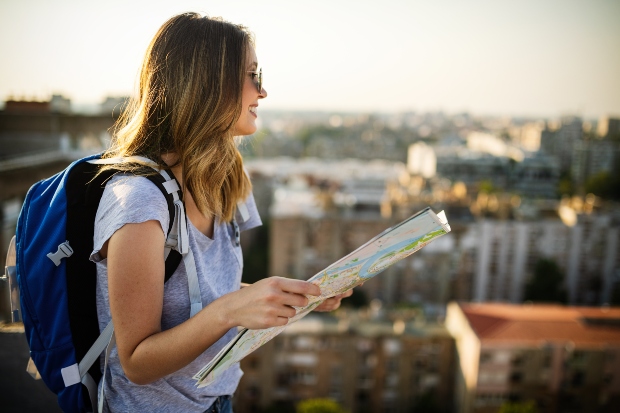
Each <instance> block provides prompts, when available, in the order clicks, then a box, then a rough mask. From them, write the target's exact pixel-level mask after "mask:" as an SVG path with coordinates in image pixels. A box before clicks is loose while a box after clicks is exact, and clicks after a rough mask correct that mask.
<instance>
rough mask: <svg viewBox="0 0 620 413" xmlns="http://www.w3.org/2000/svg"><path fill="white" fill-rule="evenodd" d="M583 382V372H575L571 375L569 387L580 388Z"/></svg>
mask: <svg viewBox="0 0 620 413" xmlns="http://www.w3.org/2000/svg"><path fill="white" fill-rule="evenodd" d="M584 381H585V374H584V372H583V371H576V372H575V373H574V374H573V378H572V380H571V385H572V386H573V387H581V386H583V383H584Z"/></svg>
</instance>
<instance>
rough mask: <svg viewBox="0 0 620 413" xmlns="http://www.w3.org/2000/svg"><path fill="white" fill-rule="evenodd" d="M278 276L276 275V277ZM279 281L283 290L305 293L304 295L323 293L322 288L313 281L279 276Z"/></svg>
mask: <svg viewBox="0 0 620 413" xmlns="http://www.w3.org/2000/svg"><path fill="white" fill-rule="evenodd" d="M274 278H276V277H274ZM276 282H277V283H279V285H280V286H281V288H282V290H284V291H287V292H289V293H295V294H304V295H314V296H318V295H321V289H320V288H319V287H318V286H317V285H314V284H312V283H309V282H307V281H302V280H291V279H290V278H280V277H277V281H276Z"/></svg>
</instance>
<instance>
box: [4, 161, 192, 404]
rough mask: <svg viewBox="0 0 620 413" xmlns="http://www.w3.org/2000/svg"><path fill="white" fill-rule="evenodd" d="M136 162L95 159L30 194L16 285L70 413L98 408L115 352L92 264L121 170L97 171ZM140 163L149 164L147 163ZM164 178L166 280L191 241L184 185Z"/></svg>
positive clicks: (53, 385) (44, 371)
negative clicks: (108, 194)
mask: <svg viewBox="0 0 620 413" xmlns="http://www.w3.org/2000/svg"><path fill="white" fill-rule="evenodd" d="M131 159H132V158H126V159H124V160H123V159H116V160H103V159H100V155H93V156H91V157H88V158H84V159H80V160H77V161H75V162H73V163H72V164H71V165H69V166H68V167H67V168H66V169H65V170H63V171H61V172H59V173H58V174H56V175H54V176H52V177H50V178H48V179H46V180H43V181H40V182H38V183H36V184H34V185H33V186H32V188H30V190H29V191H28V194H27V195H26V199H25V201H24V205H23V207H22V210H21V213H20V216H19V219H18V222H17V230H16V242H15V249H16V272H17V282H18V284H19V289H20V298H21V311H22V314H21V319H22V320H23V323H24V329H25V333H26V338H27V340H28V344H29V346H30V355H31V359H32V361H33V362H34V364H35V365H36V369H37V370H38V372H39V374H40V376H41V378H42V379H43V381H44V382H45V384H46V385H47V386H48V387H49V388H50V389H51V390H52V391H53V392H54V393H56V394H57V395H58V404H59V405H60V407H61V408H62V410H63V411H65V412H86V411H95V410H96V409H97V405H98V403H97V384H98V382H99V381H100V379H101V377H102V373H103V372H102V370H101V367H100V363H99V362H98V360H99V356H100V355H101V353H102V352H103V351H104V350H105V349H106V348H108V349H109V348H110V347H111V346H109V345H108V344H109V343H110V342H111V341H112V340H113V326H112V323H110V325H108V327H106V329H105V330H104V332H102V333H101V334H100V332H99V324H98V321H97V308H96V266H95V264H94V263H93V262H91V261H90V260H89V257H90V254H91V253H92V251H93V235H94V222H95V215H96V212H97V208H98V206H99V201H100V199H101V196H102V194H103V190H104V188H105V183H106V182H107V180H108V179H110V178H111V177H112V175H113V174H114V173H116V172H118V171H116V170H113V169H109V170H106V171H103V172H101V173H100V174H97V172H98V171H99V169H100V167H101V164H111V163H118V162H131ZM133 159H134V160H136V158H133ZM140 160H141V161H143V162H142V165H143V164H144V161H145V159H144V158H140ZM146 161H148V160H146ZM158 172H159V173H156V174H150V175H148V176H147V178H149V179H150V180H151V181H152V182H153V183H154V184H155V185H156V186H157V188H159V190H160V191H161V192H162V193H163V194H164V196H165V197H166V200H167V202H168V210H169V212H170V227H169V228H168V237H167V240H166V256H167V258H166V265H165V266H166V272H165V274H166V276H165V281H167V280H168V278H170V276H171V275H172V273H173V272H174V271H175V269H176V268H177V266H178V265H179V263H180V261H181V259H184V260H185V259H186V257H187V255H188V245H187V242H186V240H187V239H188V238H186V237H185V239H184V240H183V241H181V238H183V237H184V236H185V235H183V234H182V233H183V231H185V234H186V231H187V226H186V221H185V211H184V208H183V203H182V199H181V191H180V187H179V185H178V182H177V181H176V180H175V178H174V176H173V175H172V173H171V172H169V171H165V170H161V171H158ZM181 244H185V245H181ZM189 255H190V258H191V259H192V264H193V257H191V252H189ZM186 263H187V261H186ZM188 273H189V271H188ZM194 275H195V274H194ZM196 281H197V280H196ZM196 285H197V283H196ZM191 294H192V292H191V290H190V295H191ZM198 294H199V293H198ZM198 300H199V297H198ZM194 301H195V300H192V303H193V302H194ZM192 312H194V311H192ZM100 399H102V398H100ZM99 403H101V401H100V402H99ZM99 409H101V406H99Z"/></svg>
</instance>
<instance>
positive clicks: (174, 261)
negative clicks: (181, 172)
mask: <svg viewBox="0 0 620 413" xmlns="http://www.w3.org/2000/svg"><path fill="white" fill-rule="evenodd" d="M166 172H168V174H169V175H170V176H171V177H172V179H174V180H175V181H176V182H177V185H178V181H177V179H176V177H175V176H174V174H173V173H172V171H171V170H166ZM146 178H148V180H149V181H151V182H152V183H153V184H155V186H156V187H157V188H159V190H160V191H161V193H162V194H164V197H165V198H166V203H167V204H168V214H169V215H170V224H169V225H168V231H167V233H166V236H168V235H170V231H171V230H172V225H173V224H174V215H175V208H174V196H173V195H172V194H171V193H168V190H167V189H166V187H165V186H164V183H165V182H166V179H165V178H164V177H163V176H162V175H161V174H153V175H147V176H146ZM180 187H181V186H180V185H179V188H180ZM179 198H180V199H182V191H179ZM182 259H183V257H182V255H181V254H180V253H179V252H178V251H176V250H170V253H169V254H168V257H166V262H165V270H166V275H165V277H164V282H166V281H168V280H169V279H170V277H172V274H174V272H175V271H176V269H177V267H178V266H179V264H180V263H181V260H182Z"/></svg>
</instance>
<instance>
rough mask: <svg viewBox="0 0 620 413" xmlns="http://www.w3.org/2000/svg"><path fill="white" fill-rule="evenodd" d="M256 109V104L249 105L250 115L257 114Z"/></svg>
mask: <svg viewBox="0 0 620 413" xmlns="http://www.w3.org/2000/svg"><path fill="white" fill-rule="evenodd" d="M256 109H257V107H256V106H250V113H251V114H252V115H254V116H258V115H257V114H256Z"/></svg>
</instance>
